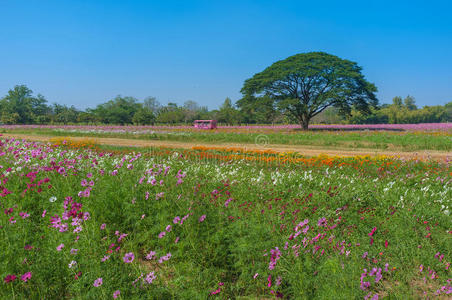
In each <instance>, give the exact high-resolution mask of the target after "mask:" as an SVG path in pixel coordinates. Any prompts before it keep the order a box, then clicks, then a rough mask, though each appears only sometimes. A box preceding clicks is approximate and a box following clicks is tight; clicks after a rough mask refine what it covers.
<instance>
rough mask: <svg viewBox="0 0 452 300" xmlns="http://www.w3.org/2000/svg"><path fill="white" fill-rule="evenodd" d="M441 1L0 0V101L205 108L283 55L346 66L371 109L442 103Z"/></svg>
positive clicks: (447, 24)
mask: <svg viewBox="0 0 452 300" xmlns="http://www.w3.org/2000/svg"><path fill="white" fill-rule="evenodd" d="M451 11H452V4H451V2H449V1H371V0H370V1H362V0H361V1H345V0H344V1H312V0H311V1H301V0H300V1H289V0H285V1H282V0H281V1H276V0H274V1H213V0H212V1H188V0H187V1H133V0H130V1H94V0H92V1H45V0H41V1H20V0H11V1H9V0H0V96H3V95H5V94H6V93H7V91H8V89H10V88H12V87H13V86H14V85H16V84H26V85H27V86H28V87H29V88H31V89H32V90H33V91H34V92H35V93H41V94H43V95H44V96H45V97H46V98H47V99H48V100H49V101H50V102H58V103H62V104H68V105H75V106H76V107H78V108H82V109H84V108H87V107H94V106H95V105H97V104H99V103H102V102H105V101H107V100H109V99H111V98H113V97H114V96H116V95H118V94H121V95H124V96H134V97H137V98H139V99H142V98H144V97H146V96H155V97H157V98H158V100H159V101H160V102H161V103H163V104H166V103H167V102H168V101H172V102H176V103H178V104H182V103H183V102H184V101H186V100H195V101H197V102H198V103H199V104H201V105H207V106H208V107H209V108H210V109H213V108H217V107H218V106H219V105H220V104H221V103H222V102H223V101H224V99H225V98H226V97H230V98H232V99H233V100H234V101H236V100H238V99H239V98H240V96H241V94H240V89H241V87H242V84H243V81H244V80H245V79H247V78H249V77H251V76H252V75H253V74H255V73H257V72H260V71H262V70H263V69H264V68H265V67H267V66H269V65H270V64H272V63H273V62H275V61H277V60H280V59H284V58H286V57H288V56H291V55H293V54H297V53H302V52H310V51H325V52H328V53H331V54H334V55H337V56H339V57H342V58H346V59H350V60H353V61H356V62H357V63H358V64H359V65H361V66H362V67H363V73H364V74H365V76H366V78H367V79H368V80H369V81H371V82H373V83H375V84H376V86H377V87H378V89H379V92H378V97H379V100H380V102H382V103H388V102H390V101H391V99H392V98H393V97H394V96H397V95H400V96H406V95H408V94H409V95H412V96H414V97H415V98H416V101H417V104H418V105H420V106H424V105H436V104H445V103H447V102H449V101H452V22H451V21H450V12H451Z"/></svg>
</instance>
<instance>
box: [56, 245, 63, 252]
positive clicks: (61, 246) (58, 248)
mask: <svg viewBox="0 0 452 300" xmlns="http://www.w3.org/2000/svg"><path fill="white" fill-rule="evenodd" d="M63 247H64V244H59V245H58V246H57V247H56V249H57V251H61V249H63Z"/></svg>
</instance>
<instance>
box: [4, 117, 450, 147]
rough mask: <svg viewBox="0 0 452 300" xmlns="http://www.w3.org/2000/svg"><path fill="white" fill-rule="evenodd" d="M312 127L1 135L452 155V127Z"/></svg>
mask: <svg viewBox="0 0 452 300" xmlns="http://www.w3.org/2000/svg"><path fill="white" fill-rule="evenodd" d="M312 129H314V130H310V131H308V132H305V131H301V130H300V128H299V126H297V125H275V126H270V125H267V126H220V128H218V129H215V130H199V129H195V128H193V127H192V126H75V125H74V126H72V125H66V126H60V125H55V126H53V125H2V126H0V134H1V133H3V134H12V135H13V136H14V135H17V134H19V135H20V134H25V135H33V136H47V137H49V136H50V137H68V136H70V137H91V138H126V139H130V140H134V139H139V140H148V141H176V142H184V143H192V144H196V145H203V144H211V145H212V144H217V145H222V144H223V145H224V144H230V143H238V144H248V145H249V146H253V145H254V146H256V145H257V146H259V147H264V148H265V147H267V146H268V147H269V148H272V147H274V146H276V147H277V146H278V145H290V146H309V147H317V148H320V147H321V148H330V149H331V148H341V149H378V150H389V151H394V152H397V151H408V152H413V151H421V150H436V151H452V142H451V141H452V123H436V124H435V123H432V124H379V125H313V126H312ZM316 129H317V130H316Z"/></svg>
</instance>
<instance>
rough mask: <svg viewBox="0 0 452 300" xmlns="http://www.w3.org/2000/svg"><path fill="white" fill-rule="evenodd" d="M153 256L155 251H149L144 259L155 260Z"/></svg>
mask: <svg viewBox="0 0 452 300" xmlns="http://www.w3.org/2000/svg"><path fill="white" fill-rule="evenodd" d="M155 254H156V252H155V251H150V252H149V253H148V255H146V259H147V260H151V259H154V258H155Z"/></svg>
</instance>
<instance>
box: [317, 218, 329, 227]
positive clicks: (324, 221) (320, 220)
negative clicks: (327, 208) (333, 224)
mask: <svg viewBox="0 0 452 300" xmlns="http://www.w3.org/2000/svg"><path fill="white" fill-rule="evenodd" d="M326 223H327V221H326V218H320V219H319V221H318V222H317V226H319V227H325V226H326Z"/></svg>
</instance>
